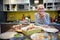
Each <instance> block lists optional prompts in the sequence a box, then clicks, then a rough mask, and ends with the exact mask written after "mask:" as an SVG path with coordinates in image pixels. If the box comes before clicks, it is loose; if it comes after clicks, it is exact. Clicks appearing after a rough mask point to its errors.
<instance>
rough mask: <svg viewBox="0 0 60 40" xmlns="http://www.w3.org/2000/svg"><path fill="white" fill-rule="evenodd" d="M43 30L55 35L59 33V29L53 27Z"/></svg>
mask: <svg viewBox="0 0 60 40" xmlns="http://www.w3.org/2000/svg"><path fill="white" fill-rule="evenodd" d="M42 29H43V30H44V31H46V32H53V33H55V32H58V31H59V30H58V29H56V28H51V27H47V28H45V27H43V28H42Z"/></svg>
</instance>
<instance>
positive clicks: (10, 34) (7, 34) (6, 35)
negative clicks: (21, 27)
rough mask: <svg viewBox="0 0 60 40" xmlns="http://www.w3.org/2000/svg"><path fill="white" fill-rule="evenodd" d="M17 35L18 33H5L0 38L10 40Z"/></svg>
mask: <svg viewBox="0 0 60 40" xmlns="http://www.w3.org/2000/svg"><path fill="white" fill-rule="evenodd" d="M15 34H17V33H16V32H5V33H2V34H0V38H1V39H10V38H12V37H14V35H15Z"/></svg>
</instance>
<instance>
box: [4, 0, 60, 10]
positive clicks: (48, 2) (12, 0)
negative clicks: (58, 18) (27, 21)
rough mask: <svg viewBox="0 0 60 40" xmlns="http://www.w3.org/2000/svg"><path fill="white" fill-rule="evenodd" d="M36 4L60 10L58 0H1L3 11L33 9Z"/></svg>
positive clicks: (46, 8)
mask: <svg viewBox="0 0 60 40" xmlns="http://www.w3.org/2000/svg"><path fill="white" fill-rule="evenodd" d="M38 4H43V5H44V7H45V10H49V11H55V10H60V0H3V11H20V10H23V11H26V10H27V11H30V10H32V11H33V10H34V11H35V10H36V9H37V5H38Z"/></svg>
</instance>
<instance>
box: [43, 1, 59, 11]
mask: <svg viewBox="0 0 60 40" xmlns="http://www.w3.org/2000/svg"><path fill="white" fill-rule="evenodd" d="M43 4H44V6H45V10H49V11H55V10H60V1H59V0H43Z"/></svg>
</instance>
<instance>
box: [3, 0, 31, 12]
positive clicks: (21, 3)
mask: <svg viewBox="0 0 60 40" xmlns="http://www.w3.org/2000/svg"><path fill="white" fill-rule="evenodd" d="M21 7H22V8H21ZM29 7H30V2H29V0H3V11H20V10H29Z"/></svg>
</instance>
